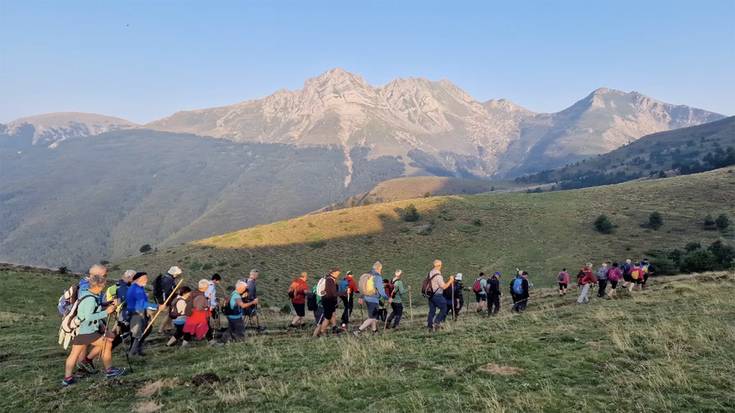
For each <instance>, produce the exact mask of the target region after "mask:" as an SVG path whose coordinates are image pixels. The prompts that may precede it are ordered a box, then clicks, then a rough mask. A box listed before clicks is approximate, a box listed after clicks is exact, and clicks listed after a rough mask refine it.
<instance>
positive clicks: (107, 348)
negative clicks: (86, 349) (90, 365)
mask: <svg viewBox="0 0 735 413" xmlns="http://www.w3.org/2000/svg"><path fill="white" fill-rule="evenodd" d="M92 346H94V348H93V349H92V351H91V352H90V354H92V353H96V354H100V353H102V365H103V366H105V369H109V368H110V367H112V343H111V342H109V341H107V340H106V339H105V338H104V337H100V338H98V339H97V341H95V342H94V343H92Z"/></svg>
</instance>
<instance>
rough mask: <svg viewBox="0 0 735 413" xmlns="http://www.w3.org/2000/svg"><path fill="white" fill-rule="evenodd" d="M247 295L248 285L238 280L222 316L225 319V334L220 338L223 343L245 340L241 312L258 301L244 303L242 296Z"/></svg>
mask: <svg viewBox="0 0 735 413" xmlns="http://www.w3.org/2000/svg"><path fill="white" fill-rule="evenodd" d="M247 294H248V283H247V282H246V281H244V280H238V281H237V283H236V284H235V290H234V291H233V292H232V294H230V298H229V300H227V305H226V306H225V311H224V314H225V316H226V317H227V325H228V329H227V334H226V335H225V336H223V337H222V339H223V341H225V342H226V341H228V340H232V341H240V340H244V339H245V321H244V320H243V319H242V310H245V309H248V308H250V307H252V306H255V305H258V299H257V298H255V299H254V300H251V301H248V302H245V301H244V300H243V295H245V296H247Z"/></svg>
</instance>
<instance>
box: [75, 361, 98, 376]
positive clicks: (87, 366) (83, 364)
mask: <svg viewBox="0 0 735 413" xmlns="http://www.w3.org/2000/svg"><path fill="white" fill-rule="evenodd" d="M77 369H78V370H81V371H83V372H84V373H86V374H95V373H97V371H98V370H97V369H96V368H95V367H94V362H92V360H82V361H80V362H78V363H77Z"/></svg>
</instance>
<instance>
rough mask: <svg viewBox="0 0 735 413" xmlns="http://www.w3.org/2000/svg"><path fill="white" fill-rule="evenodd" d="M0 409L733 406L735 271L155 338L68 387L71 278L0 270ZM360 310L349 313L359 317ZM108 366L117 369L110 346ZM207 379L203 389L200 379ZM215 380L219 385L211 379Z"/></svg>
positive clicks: (276, 320) (270, 317)
mask: <svg viewBox="0 0 735 413" xmlns="http://www.w3.org/2000/svg"><path fill="white" fill-rule="evenodd" d="M0 277H2V280H3V285H4V286H5V287H6V288H4V289H2V290H0V308H2V310H1V311H0V332H1V333H0V367H1V368H0V391H1V392H2V394H3V397H2V398H0V411H4V412H16V411H23V412H26V411H46V412H48V411H73V412H87V411H90V412H91V411H100V410H105V411H133V412H138V413H142V412H157V411H162V412H210V411H218V412H220V411H222V412H225V411H226V412H229V411H233V412H235V411H238V412H249V411H261V412H262V411H294V412H307V411H385V412H394V411H416V412H424V411H456V412H459V411H495V412H538V411H548V412H567V411H579V412H598V411H620V412H628V411H630V412H633V411H635V412H669V411H692V412H694V411H696V412H725V411H733V409H735V394H734V393H733V392H732V389H733V388H735V301H734V300H732V296H733V294H735V274H733V273H710V274H703V275H697V276H675V277H657V278H654V279H652V280H651V288H649V289H647V290H645V291H643V292H638V291H636V292H634V294H633V295H632V296H630V295H628V294H626V293H623V294H620V296H619V297H618V298H617V299H615V300H603V299H597V298H594V299H593V300H592V302H591V303H590V304H588V305H576V304H575V303H574V300H575V298H576V297H575V296H574V295H573V294H574V292H572V294H571V295H567V296H565V297H558V296H557V295H556V294H555V292H554V291H553V290H546V289H535V290H534V291H533V292H532V297H531V303H530V305H529V309H528V311H527V312H526V313H524V314H522V315H511V314H510V312H509V311H508V301H507V297H504V300H503V309H502V311H501V313H500V314H499V315H498V316H496V317H494V318H487V317H485V316H479V315H476V314H474V313H472V312H467V313H464V314H462V315H461V316H460V317H459V319H458V320H457V321H456V322H454V323H452V322H449V323H447V326H446V328H445V329H444V330H443V331H440V332H438V333H435V334H429V333H427V332H425V331H424V329H423V328H422V325H421V324H422V322H423V321H421V320H423V317H424V316H425V311H426V309H425V306H423V305H422V304H423V303H422V302H421V300H419V299H418V298H417V297H416V295H415V294H414V309H413V310H414V321H413V322H411V320H410V314H409V312H408V311H406V323H405V325H404V327H405V328H404V329H401V330H397V331H389V332H387V333H382V334H378V335H376V336H363V337H360V338H359V339H358V338H354V337H352V336H351V335H345V336H337V337H325V338H322V339H312V338H310V337H308V333H307V331H297V332H291V333H285V332H283V331H282V330H283V329H282V326H283V325H284V324H285V318H284V317H285V316H283V315H277V314H276V313H270V314H267V316H264V321H265V323H266V324H267V325H268V327H269V331H271V332H270V333H269V334H264V335H260V336H252V337H250V338H249V339H248V341H247V342H244V343H237V344H228V345H226V346H223V347H216V348H210V347H207V346H204V345H195V346H194V347H192V348H188V349H173V348H166V347H164V346H163V345H162V342H163V341H164V340H165V338H163V337H159V336H156V335H153V336H152V338H151V345H150V346H149V347H148V349H147V350H148V351H147V353H148V355H147V356H146V358H145V361H144V362H143V361H140V360H133V366H132V367H133V373H131V374H129V375H126V376H124V377H122V378H120V379H116V380H112V381H106V380H105V379H103V378H102V377H89V378H85V379H82V380H81V381H80V383H79V384H77V385H75V386H73V387H70V388H67V389H62V388H61V387H60V381H61V376H62V373H63V361H64V357H65V353H64V351H63V350H62V349H61V348H60V346H58V345H57V344H56V338H57V337H56V333H57V328H58V317H57V316H56V314H55V312H56V309H55V305H56V299H57V297H58V296H59V295H60V293H61V291H62V290H63V289H64V288H65V287H66V286H68V285H69V284H70V283H72V282H74V280H75V277H69V276H60V275H57V274H50V273H39V272H17V271H13V270H2V271H1V272H0ZM355 314H356V315H357V318H359V311H357V310H356V312H355ZM114 361H115V364H116V365H118V366H126V363H125V359H124V357H122V353H121V352H120V351H119V350H116V351H115V353H114ZM202 374H207V375H210V377H211V378H210V380H209V381H207V382H204V383H202V380H200V377H201V376H200V375H202ZM212 375H216V378H217V379H219V381H213V380H214V377H213V376H212Z"/></svg>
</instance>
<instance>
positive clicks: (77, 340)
mask: <svg viewBox="0 0 735 413" xmlns="http://www.w3.org/2000/svg"><path fill="white" fill-rule="evenodd" d="M100 337H102V334H101V333H99V332H94V333H89V334H79V335H78V336H76V337H74V340H72V342H71V343H72V344H73V345H75V346H88V345H90V344H92V343H94V342H95V341H97V340H98V339H99V338H100Z"/></svg>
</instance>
